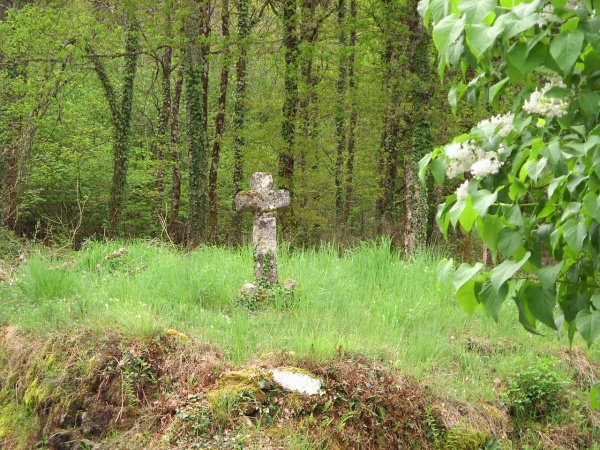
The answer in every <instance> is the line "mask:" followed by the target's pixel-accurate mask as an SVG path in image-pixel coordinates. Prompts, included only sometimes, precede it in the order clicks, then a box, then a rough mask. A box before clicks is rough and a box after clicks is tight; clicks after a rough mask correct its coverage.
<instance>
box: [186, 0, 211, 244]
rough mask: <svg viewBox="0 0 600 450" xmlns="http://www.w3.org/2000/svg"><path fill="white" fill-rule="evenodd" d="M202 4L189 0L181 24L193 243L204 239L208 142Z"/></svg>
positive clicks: (191, 240) (206, 215)
mask: <svg viewBox="0 0 600 450" xmlns="http://www.w3.org/2000/svg"><path fill="white" fill-rule="evenodd" d="M203 5H204V4H203V3H200V2H199V1H197V0H193V1H192V4H191V6H192V7H191V13H190V16H189V17H188V18H187V20H186V23H185V35H186V38H187V44H186V48H185V55H184V56H185V57H184V64H185V105H186V113H187V139H188V152H189V178H188V180H189V190H188V196H189V206H188V207H189V210H188V245H190V246H191V247H195V246H197V245H198V244H199V243H200V242H201V240H202V239H206V228H207V218H208V198H207V180H208V176H207V175H208V173H207V172H208V144H207V140H206V129H205V109H204V92H203V83H202V81H203V79H202V77H203V75H202V74H203V71H204V68H205V67H206V66H205V59H206V58H207V56H208V55H206V54H204V53H203V48H204V47H203V44H202V43H201V42H200V39H199V38H200V33H199V31H200V30H199V26H198V25H199V24H200V23H201V22H202V20H204V19H205V18H203V15H202V11H203Z"/></svg>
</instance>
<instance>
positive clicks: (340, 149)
mask: <svg viewBox="0 0 600 450" xmlns="http://www.w3.org/2000/svg"><path fill="white" fill-rule="evenodd" d="M346 9H347V7H346V0H339V2H338V25H339V27H340V36H339V46H340V63H339V69H338V79H337V83H336V92H337V95H338V98H337V105H336V108H335V134H336V141H337V142H336V158H335V169H334V174H333V182H334V185H335V223H336V225H337V226H339V225H340V223H341V222H342V221H343V217H342V215H343V211H344V185H343V178H344V153H345V151H346V101H347V100H346V90H347V84H348V64H349V61H348V56H347V49H346V47H347V45H348V33H347V32H346Z"/></svg>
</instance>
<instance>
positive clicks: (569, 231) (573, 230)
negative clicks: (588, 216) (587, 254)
mask: <svg viewBox="0 0 600 450" xmlns="http://www.w3.org/2000/svg"><path fill="white" fill-rule="evenodd" d="M562 233H563V236H564V238H565V241H567V244H568V245H569V246H570V247H571V248H572V249H573V251H574V252H575V253H579V252H581V249H582V248H583V241H584V240H585V238H586V236H587V227H586V226H585V224H584V223H583V222H581V221H579V220H577V219H569V220H568V221H567V223H565V224H564V225H563V226H562Z"/></svg>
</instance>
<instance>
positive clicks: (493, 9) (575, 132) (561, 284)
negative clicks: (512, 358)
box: [419, 0, 600, 406]
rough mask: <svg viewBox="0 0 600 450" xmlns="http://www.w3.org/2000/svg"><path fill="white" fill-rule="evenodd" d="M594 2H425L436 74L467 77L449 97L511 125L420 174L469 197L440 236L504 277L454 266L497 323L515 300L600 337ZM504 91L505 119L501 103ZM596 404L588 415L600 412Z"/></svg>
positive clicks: (598, 24) (481, 133) (463, 292)
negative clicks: (477, 245)
mask: <svg viewBox="0 0 600 450" xmlns="http://www.w3.org/2000/svg"><path fill="white" fill-rule="evenodd" d="M599 3H600V2H598V1H597V0H596V1H593V0H582V1H578V0H569V1H567V0H551V1H548V0H532V1H522V0H422V1H421V2H420V3H419V11H420V13H421V15H422V17H423V19H424V22H425V24H426V25H428V26H430V27H431V28H432V35H433V39H434V42H435V45H436V47H437V50H438V52H439V55H440V61H439V73H440V75H441V76H443V74H444V72H445V69H446V67H447V66H448V65H450V66H457V67H460V68H461V69H462V73H463V76H464V82H463V83H461V84H459V85H457V86H454V87H453V88H452V90H451V91H450V93H449V100H450V103H451V104H452V106H453V107H454V108H456V107H457V102H458V101H459V100H460V99H461V98H463V97H465V98H466V100H467V101H469V102H471V103H475V102H477V101H478V98H485V99H487V101H488V102H489V104H490V105H491V107H493V108H496V109H504V111H502V112H503V113H504V114H503V115H497V116H495V117H492V118H491V119H490V120H486V121H482V122H480V123H479V124H478V125H477V126H476V127H474V128H473V129H472V130H471V132H470V133H467V134H465V135H462V136H459V137H457V138H456V139H455V140H454V142H453V143H451V144H449V145H446V146H443V147H440V148H437V149H435V150H434V151H433V152H432V153H431V154H429V155H428V156H426V157H425V158H424V159H423V160H422V161H421V164H420V165H421V174H422V176H424V174H425V171H426V169H427V168H430V170H431V173H432V174H433V176H434V178H435V179H436V181H437V182H438V183H440V184H442V183H444V182H445V181H446V180H447V179H448V178H458V179H460V180H462V184H461V185H460V186H459V187H458V189H456V191H455V193H453V194H451V195H449V196H448V197H447V199H446V201H445V203H444V204H442V205H440V207H439V209H438V214H437V220H438V224H439V226H440V227H441V229H442V230H443V232H444V233H446V234H447V233H448V229H449V227H450V225H452V226H453V227H460V228H461V229H462V230H463V231H464V232H471V231H474V232H476V233H477V234H478V235H479V236H480V237H481V239H482V241H483V243H484V244H485V245H487V247H488V248H489V249H490V251H491V253H492V255H493V258H494V262H495V263H499V262H500V261H502V262H501V263H499V264H497V265H496V267H494V268H493V270H491V271H482V269H484V265H483V264H482V263H477V264H475V265H470V264H467V263H463V264H461V265H460V266H459V267H458V269H457V270H454V268H453V265H452V262H451V261H445V262H444V263H443V264H442V266H441V271H442V274H443V275H444V276H446V275H447V276H451V277H452V282H453V285H454V289H455V298H456V301H457V302H458V303H459V304H460V305H461V306H462V307H463V308H464V309H465V310H466V311H467V312H468V313H473V312H474V311H475V310H476V309H477V308H478V307H480V306H482V307H483V309H484V310H485V311H486V312H487V314H489V315H490V316H491V317H492V318H493V319H494V320H498V314H499V311H500V308H501V307H502V305H503V303H504V302H505V301H506V300H508V299H513V300H514V301H515V303H516V305H517V307H518V314H519V321H520V322H521V324H522V325H523V326H524V327H525V328H526V329H527V330H528V331H530V332H532V333H539V331H538V324H539V323H541V324H544V325H546V326H548V327H550V328H552V329H555V330H557V331H558V332H559V333H560V332H566V334H567V335H568V338H569V341H570V342H572V340H573V338H574V336H575V333H576V332H579V333H580V334H581V336H582V337H583V338H584V339H585V341H586V342H587V344H588V345H589V346H591V345H592V343H593V342H594V341H595V340H596V339H598V337H600V285H599V280H600V126H599V123H598V117H599V115H600V93H599V90H600V19H598V18H597V17H596V7H598V6H600V4H599ZM508 88H510V90H511V91H510V92H511V95H514V94H515V93H516V96H515V101H514V102H513V104H512V106H511V107H510V108H509V107H508V106H507V105H505V101H504V98H503V93H504V91H505V90H506V89H508ZM592 392H596V396H595V397H593V405H594V406H599V403H600V402H599V401H598V398H597V389H596V391H592Z"/></svg>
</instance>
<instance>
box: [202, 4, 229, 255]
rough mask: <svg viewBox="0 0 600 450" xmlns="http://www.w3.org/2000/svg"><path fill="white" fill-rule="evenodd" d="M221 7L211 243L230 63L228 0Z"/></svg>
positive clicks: (210, 194)
mask: <svg viewBox="0 0 600 450" xmlns="http://www.w3.org/2000/svg"><path fill="white" fill-rule="evenodd" d="M221 7H222V10H221V36H222V38H223V41H224V43H223V52H222V65H221V79H220V84H219V88H220V90H219V111H218V112H217V116H216V118H215V140H214V142H213V147H212V162H211V165H210V173H209V177H208V203H209V220H208V221H209V239H210V242H211V243H213V244H214V243H216V241H217V220H218V215H217V206H218V205H217V200H218V199H217V176H218V170H219V160H220V158H221V140H222V139H223V132H224V131H225V109H226V106H227V88H228V86H229V65H230V64H231V57H230V50H229V0H223V2H222V5H221Z"/></svg>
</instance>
